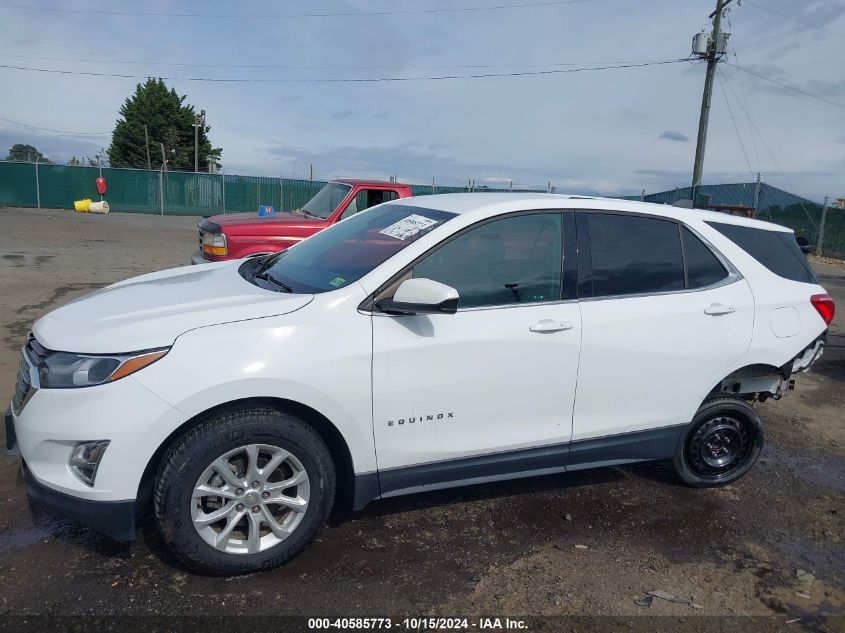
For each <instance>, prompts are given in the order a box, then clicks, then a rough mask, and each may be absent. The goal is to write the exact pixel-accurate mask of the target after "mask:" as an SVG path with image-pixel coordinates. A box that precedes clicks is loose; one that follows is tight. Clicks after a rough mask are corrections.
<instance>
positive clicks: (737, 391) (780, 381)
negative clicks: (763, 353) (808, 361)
mask: <svg viewBox="0 0 845 633" xmlns="http://www.w3.org/2000/svg"><path fill="white" fill-rule="evenodd" d="M791 368H792V363H788V364H787V365H784V366H783V367H775V366H774V365H767V364H765V363H756V364H754V365H746V366H745V367H741V368H739V369H736V370H734V371H732V372H731V373H730V374H728V375H727V376H725V377H724V378H722V380H720V381H719V382H718V383H717V384H716V385H715V386H714V387H713V389H711V390H710V394H709V396H713V395H719V394H722V395H732V396H736V397H740V398H745V399H748V400H761V401H763V400H765V399H767V398H770V397H775V398H779V397H780V396H781V395H783V392H784V391H786V390H787V389H789V388H791V387H792V383H793V381H792V380H790V375H791V373H792V372H791Z"/></svg>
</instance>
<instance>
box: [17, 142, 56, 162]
mask: <svg viewBox="0 0 845 633" xmlns="http://www.w3.org/2000/svg"><path fill="white" fill-rule="evenodd" d="M6 160H17V161H22V162H26V163H34V162H36V161H37V162H39V163H49V162H50V159H49V158H47V157H46V156H44V154H42V153H41V152H39V151H38V150H37V149H35V148H34V147H33V146H32V145H24V144H22V143H15V144H14V145H12V147H10V148H9V155H8V156H7V157H6Z"/></svg>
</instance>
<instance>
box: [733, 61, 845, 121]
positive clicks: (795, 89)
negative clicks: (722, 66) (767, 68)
mask: <svg viewBox="0 0 845 633" xmlns="http://www.w3.org/2000/svg"><path fill="white" fill-rule="evenodd" d="M725 63H726V64H727V65H728V66H733V67H734V68H737V69H739V70H741V71H742V72H744V73H748V74H749V75H754V76H755V77H759V78H760V79H765V80H766V81H770V82H771V83H773V84H777V85H778V86H782V87H784V88H788V89H789V90H793V91H795V92H798V93H801V94H802V95H805V96H807V97H812V98H813V99H818V100H819V101H824V102H825V103H829V104H830V105H833V106H836V107H837V108H842V109H843V110H845V103H839V102H837V101H831V100H830V99H827V98H825V97H822V96H821V95H817V94H814V93H812V92H807V91H806V90H804V89H803V88H799V87H798V86H793V85H792V84H787V83H784V82H782V81H778V80H777V79H773V78H772V77H769V76H768V75H764V74H762V73H758V72H757V71H754V70H751V69H749V68H744V67H742V66H738V65H737V64H733V63H731V62H729V61H725Z"/></svg>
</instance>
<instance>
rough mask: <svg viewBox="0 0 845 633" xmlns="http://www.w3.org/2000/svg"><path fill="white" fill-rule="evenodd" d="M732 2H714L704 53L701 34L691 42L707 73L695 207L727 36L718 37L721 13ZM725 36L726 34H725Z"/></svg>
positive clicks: (694, 178) (694, 170)
mask: <svg viewBox="0 0 845 633" xmlns="http://www.w3.org/2000/svg"><path fill="white" fill-rule="evenodd" d="M731 1H732V0H716V10H715V11H714V12H713V13H711V14H710V17H711V18H713V32H712V33H711V35H710V40H709V42H707V47H706V51H705V50H702V49H701V48H697V46H696V45H697V42H698V40H699V37H700V36H701V34H699V35H697V36H696V37H695V39H694V40H693V54H695V55H698V56H699V57H702V58H704V59H706V60H707V73H706V75H705V76H704V93H703V94H702V96H701V115H700V116H699V119H698V139H697V141H696V145H695V163H694V165H693V168H692V204H693V206H695V198H696V194H697V191H696V190H697V189H698V187H699V185H701V172H702V170H703V168H704V148H705V146H706V145H707V123H708V122H709V120H710V98H711V96H712V95H713V77H714V76H715V75H716V64H717V63H719V60H720V59H721V57H722V55H724V53H725V46H726V44H727V36H725V37H720V33H721V32H720V27H721V25H722V12H723V11H724V9H725V7H726V6H727V5H728V4H730V3H731ZM726 35H727V34H726Z"/></svg>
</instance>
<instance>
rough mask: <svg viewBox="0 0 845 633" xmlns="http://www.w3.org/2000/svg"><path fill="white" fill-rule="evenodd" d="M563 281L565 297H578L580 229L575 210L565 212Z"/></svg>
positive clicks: (563, 224) (562, 287) (562, 286)
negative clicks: (577, 227)
mask: <svg viewBox="0 0 845 633" xmlns="http://www.w3.org/2000/svg"><path fill="white" fill-rule="evenodd" d="M562 226H563V271H562V274H563V283H562V284H561V289H562V292H563V295H562V296H563V298H564V299H576V298H577V297H578V231H577V229H576V228H575V212H574V211H564V212H563V223H562Z"/></svg>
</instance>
